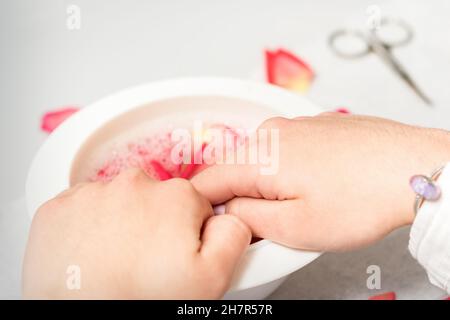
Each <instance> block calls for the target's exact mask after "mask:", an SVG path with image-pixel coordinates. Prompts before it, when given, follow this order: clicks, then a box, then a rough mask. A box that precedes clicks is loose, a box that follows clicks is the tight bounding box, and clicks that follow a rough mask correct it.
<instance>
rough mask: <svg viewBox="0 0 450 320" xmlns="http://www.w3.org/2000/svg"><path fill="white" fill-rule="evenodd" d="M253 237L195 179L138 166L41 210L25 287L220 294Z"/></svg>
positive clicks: (29, 293)
mask: <svg viewBox="0 0 450 320" xmlns="http://www.w3.org/2000/svg"><path fill="white" fill-rule="evenodd" d="M202 230H203V231H202ZM250 238H251V234H250V231H249V229H248V227H247V226H245V225H244V224H243V223H242V222H241V221H240V220H239V219H238V218H236V217H233V216H213V211H212V208H211V205H210V203H209V202H208V201H207V200H206V199H205V198H203V197H201V196H200V195H199V193H198V192H197V191H196V190H195V189H194V188H193V186H192V185H191V184H190V182H188V181H186V180H181V179H172V180H168V181H165V182H157V181H154V180H151V179H150V178H148V177H147V176H146V175H145V173H143V172H142V171H140V170H135V169H131V170H128V171H125V172H124V173H122V174H120V175H119V176H118V177H116V178H115V179H114V180H113V181H112V182H110V183H108V184H102V183H91V184H83V185H78V186H75V187H74V188H72V189H70V190H68V191H65V192H63V193H62V194H61V195H59V196H58V197H56V198H55V199H53V200H51V201H49V202H47V203H46V204H44V205H43V206H42V207H41V208H40V209H39V210H38V212H37V213H36V215H35V218H34V220H33V223H32V227H31V231H30V238H29V241H28V247H27V250H26V256H25V262H24V271H23V292H24V296H25V297H26V298H56V299H61V298H70V299H72V298H75V299H78V298H80V299H89V298H100V299H110V298H112V299H155V298H156V299H165V298H172V299H201V298H208V299H209V298H219V297H221V296H222V295H223V294H224V293H225V291H226V290H227V288H228V285H229V283H230V281H231V277H232V274H233V271H234V269H235V267H236V265H237V263H238V261H239V259H240V257H241V256H242V254H243V253H244V251H245V249H246V247H247V246H248V244H249V242H250ZM71 265H76V266H79V268H80V269H79V270H80V276H81V277H80V279H81V282H80V283H81V289H80V290H69V288H68V287H67V285H66V282H67V278H68V275H67V274H66V272H67V269H68V267H69V266H71Z"/></svg>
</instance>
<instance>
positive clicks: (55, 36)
mask: <svg viewBox="0 0 450 320" xmlns="http://www.w3.org/2000/svg"><path fill="white" fill-rule="evenodd" d="M69 4H75V5H78V6H79V7H80V9H81V30H77V31H69V30H68V29H67V27H66V18H67V14H66V8H67V6H68V5H69ZM369 5H378V6H379V8H380V9H381V13H382V14H388V15H395V16H399V17H402V18H403V19H405V20H407V21H408V22H409V23H410V24H411V25H412V26H413V28H414V30H415V38H414V41H413V42H412V43H411V44H409V45H408V46H405V47H402V48H399V49H398V50H395V52H394V53H395V55H396V57H398V58H399V60H400V61H401V62H402V63H403V64H404V66H405V67H406V68H407V69H408V70H409V71H410V72H411V74H412V75H413V77H414V78H415V79H416V80H417V82H418V83H419V85H420V86H421V87H422V88H423V90H424V91H425V92H426V93H427V94H428V95H429V96H431V98H432V99H433V101H434V102H435V106H434V107H433V108H429V107H426V106H425V105H424V104H423V103H422V102H421V101H420V100H419V99H418V98H417V97H416V96H415V95H414V94H413V93H412V92H411V91H410V90H409V89H408V88H407V87H406V86H405V84H404V83H402V82H401V81H400V80H399V79H398V78H397V77H396V76H395V75H394V74H392V73H391V72H390V71H389V70H388V69H387V68H386V67H385V66H383V65H382V64H381V62H380V61H379V60H378V59H377V58H376V57H374V56H370V57H366V58H364V59H361V60H358V61H356V60H355V61H347V60H342V59H339V58H337V57H335V56H334V55H332V54H331V53H330V50H329V49H328V47H327V42H326V41H327V36H328V34H329V33H330V32H331V31H333V30H334V29H335V28H338V27H341V26H347V27H349V26H350V27H358V28H361V27H364V25H365V22H366V19H367V17H368V16H367V14H366V9H367V7H368V6H369ZM448 30H450V2H448V1H447V2H446V1H445V0H440V1H425V0H423V1H406V0H400V1H373V0H342V1H324V0H319V1H317V0H316V1H300V0H291V1H266V0H248V1H237V0H228V1H218V0H217V1H216V0H204V1H200V0H191V1H181V0H179V1H163V0H152V1H130V0H119V1H114V2H113V1H106V0H102V1H100V0H98V1H89V0H71V1H51V0H40V1H33V0H28V1H26V0H9V1H2V3H1V7H0V45H1V51H0V66H1V68H0V70H1V72H0V90H1V94H0V146H1V148H2V150H3V151H2V159H1V165H0V179H1V185H0V203H1V204H2V205H3V207H2V208H1V210H0V212H1V215H0V298H14V297H18V296H19V292H20V291H19V281H20V263H21V257H22V254H23V248H24V245H25V239H26V236H27V230H28V226H29V219H28V217H27V215H26V213H25V212H24V208H23V200H21V199H22V197H23V194H24V181H25V178H26V173H27V169H28V166H29V164H30V162H31V159H32V157H33V155H34V153H35V152H36V151H37V149H38V148H39V146H40V144H41V143H42V142H43V141H44V140H45V137H46V135H45V134H43V133H42V132H40V130H39V119H40V116H41V115H42V113H44V112H45V111H47V110H51V109H53V108H55V107H59V106H64V105H80V106H85V105H87V104H89V103H91V102H93V101H95V100H97V99H99V98H101V97H103V96H105V95H107V94H110V93H113V92H115V91H118V90H120V89H123V88H125V87H129V86H133V85H137V84H141V83H144V82H148V81H154V80H159V79H163V78H171V77H180V76H202V75H211V76H227V77H237V78H244V79H248V78H257V79H258V80H261V79H260V78H261V76H260V75H261V74H262V67H263V49H264V48H276V47H278V46H283V47H286V48H288V49H291V50H293V51H294V52H295V53H297V54H298V55H300V56H301V57H303V58H304V59H305V60H306V61H308V62H309V63H310V64H311V65H312V66H313V68H314V70H315V71H316V72H317V74H318V77H317V79H316V81H315V82H314V84H313V86H312V88H311V91H310V92H309V93H308V96H309V98H310V99H311V100H312V101H314V102H316V103H317V104H320V105H322V106H324V108H330V109H332V108H334V107H335V106H342V105H343V106H347V107H348V108H349V109H351V110H352V111H353V112H355V113H363V114H371V115H378V116H382V117H388V118H392V119H395V120H399V121H403V122H408V123H414V124H420V125H424V126H434V127H441V128H447V129H450V90H449V85H450V63H449V62H450V41H448V39H449V37H448ZM407 239H408V230H407V229H404V230H399V231H398V232H396V233H394V234H393V235H391V236H390V237H388V238H387V239H386V240H385V241H383V242H381V243H379V244H377V245H375V246H372V247H370V248H367V249H363V250H359V251H357V252H352V253H345V254H325V255H324V256H322V257H321V258H319V259H318V260H316V261H315V262H313V263H312V264H310V265H309V266H307V267H306V268H304V269H302V270H300V271H298V272H296V273H295V274H294V275H293V276H292V277H291V278H290V279H289V280H288V282H286V283H285V284H284V285H283V286H282V287H281V288H280V289H279V290H278V291H277V292H275V293H274V294H273V295H272V297H271V298H274V299H277V298H290V299H304V298H312V299H317V298H337V299H345V298H356V299H365V298H367V297H368V296H370V295H373V294H375V293H377V292H374V291H370V290H368V289H367V288H366V278H367V274H366V268H367V266H368V265H370V264H377V265H379V266H380V267H381V268H382V276H383V277H382V289H381V290H380V292H382V291H390V290H394V291H396V292H397V293H398V295H399V298H425V299H434V298H438V297H440V296H442V295H443V293H442V292H441V291H440V290H437V289H436V288H434V287H433V286H431V285H430V284H429V283H428V282H427V279H426V275H425V273H424V271H423V270H422V269H421V267H420V266H418V265H417V264H416V263H415V262H414V260H413V259H412V258H411V257H410V256H409V254H408V252H407V250H406V244H407Z"/></svg>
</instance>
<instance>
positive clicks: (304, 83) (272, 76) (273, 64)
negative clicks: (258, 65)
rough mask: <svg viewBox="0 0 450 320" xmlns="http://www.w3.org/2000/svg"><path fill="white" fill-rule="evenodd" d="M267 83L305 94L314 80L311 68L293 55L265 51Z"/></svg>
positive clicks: (278, 51)
mask: <svg viewBox="0 0 450 320" xmlns="http://www.w3.org/2000/svg"><path fill="white" fill-rule="evenodd" d="M266 71H267V81H268V82H269V83H272V84H275V85H278V86H280V87H283V88H286V89H289V90H293V91H297V92H302V93H303V92H306V91H307V90H308V88H309V85H310V84H311V82H312V79H313V78H314V72H313V70H312V69H311V67H310V66H309V65H308V64H307V63H306V62H304V61H303V60H302V59H300V58H299V57H297V56H295V55H294V54H293V53H291V52H289V51H287V50H284V49H278V50H276V51H268V50H266Z"/></svg>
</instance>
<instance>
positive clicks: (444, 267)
mask: <svg viewBox="0 0 450 320" xmlns="http://www.w3.org/2000/svg"><path fill="white" fill-rule="evenodd" d="M437 184H438V185H439V186H440V188H441V192H442V194H441V198H440V199H439V200H438V201H436V202H431V201H425V202H424V204H423V205H422V207H421V208H420V210H419V211H418V213H417V216H416V219H415V221H414V223H413V225H412V228H411V233H410V239H409V251H410V252H411V254H412V256H413V257H414V258H415V259H416V260H417V261H418V262H419V263H420V264H421V265H422V266H423V267H424V268H425V270H426V271H427V274H428V278H429V279H430V282H431V283H432V284H434V285H436V286H438V287H440V288H442V289H444V290H445V291H447V292H448V293H449V294H450V164H448V165H447V166H446V167H445V168H444V170H443V171H442V173H441V175H440V177H439V179H438V181H437Z"/></svg>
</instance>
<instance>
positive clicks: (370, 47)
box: [328, 18, 432, 106]
mask: <svg viewBox="0 0 450 320" xmlns="http://www.w3.org/2000/svg"><path fill="white" fill-rule="evenodd" d="M385 27H390V28H392V27H393V28H394V29H395V28H397V29H399V30H400V31H402V32H401V33H403V36H401V37H397V39H395V40H389V41H388V40H387V39H384V37H386V36H384V37H383V36H382V34H380V33H379V31H382V30H383V28H384V29H388V28H385ZM412 38H413V31H412V29H411V27H410V26H409V25H408V24H406V23H405V22H404V21H402V20H394V19H388V18H384V19H381V20H380V24H379V28H376V29H373V30H370V31H369V32H363V31H360V30H348V29H340V30H336V31H335V32H333V33H332V34H331V35H330V37H329V39H328V40H329V45H330V47H331V49H332V51H334V53H335V54H337V55H338V56H340V57H342V58H347V59H356V58H360V57H363V56H366V55H368V54H370V53H374V54H376V55H377V56H378V57H379V58H380V59H381V60H382V61H383V62H384V63H385V64H386V65H388V66H389V67H390V68H391V69H392V70H393V71H394V72H395V73H396V74H397V75H399V76H400V78H401V79H403V81H405V82H406V84H407V85H408V86H409V87H410V88H411V89H412V90H413V91H414V92H415V93H416V94H417V95H418V96H419V97H420V99H422V100H423V101H424V102H425V103H426V104H427V105H430V106H431V105H432V102H431V100H430V99H429V98H428V97H427V96H426V95H425V94H424V93H423V91H422V90H421V89H420V88H419V87H418V86H417V84H416V83H415V82H414V80H413V79H412V78H411V76H410V75H409V74H408V72H407V71H406V70H405V69H404V68H403V66H402V65H401V64H400V63H399V62H398V60H397V59H396V58H395V57H394V56H393V54H392V49H393V48H395V47H400V46H403V45H405V44H407V43H409V42H410V41H411V40H412ZM344 40H353V42H355V41H356V43H357V44H358V47H359V48H356V49H354V50H349V49H348V48H347V49H343V48H342V46H339V45H338V44H339V41H341V42H342V41H344Z"/></svg>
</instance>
